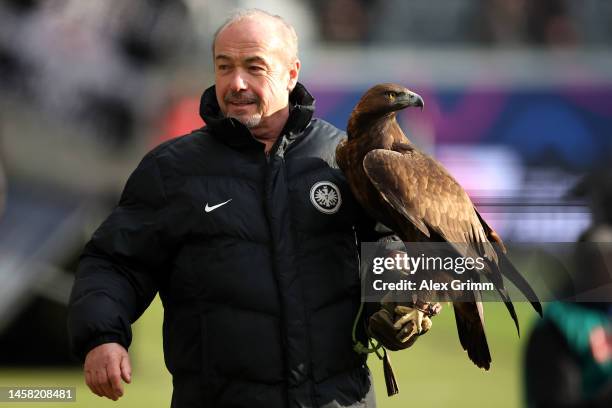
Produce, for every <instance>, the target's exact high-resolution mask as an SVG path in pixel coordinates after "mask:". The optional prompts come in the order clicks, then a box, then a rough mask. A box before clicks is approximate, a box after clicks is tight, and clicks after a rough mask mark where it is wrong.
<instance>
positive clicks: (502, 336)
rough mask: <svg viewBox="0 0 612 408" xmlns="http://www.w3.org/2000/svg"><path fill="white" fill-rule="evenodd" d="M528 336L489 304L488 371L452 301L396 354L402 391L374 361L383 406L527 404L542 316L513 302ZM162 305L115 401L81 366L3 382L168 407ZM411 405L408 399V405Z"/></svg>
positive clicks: (88, 406)
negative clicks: (467, 345) (91, 385)
mask: <svg viewBox="0 0 612 408" xmlns="http://www.w3.org/2000/svg"><path fill="white" fill-rule="evenodd" d="M515 306H516V309H517V313H518V314H519V318H520V323H521V331H522V333H523V335H522V338H521V339H519V338H517V335H516V331H515V329H514V325H513V323H512V320H511V319H510V317H509V316H508V313H507V311H506V310H505V307H504V305H503V304H497V303H496V304H493V303H488V304H486V305H485V319H486V330H487V338H488V340H489V346H490V348H491V355H492V357H493V364H492V367H491V370H490V371H489V372H485V371H483V370H481V369H478V368H477V367H476V366H474V365H473V364H472V362H471V361H469V359H468V358H467V355H466V354H465V353H464V352H463V351H461V346H460V345H459V340H458V338H457V334H456V330H455V321H454V317H453V312H452V306H448V305H444V309H443V311H442V313H441V314H440V316H437V317H436V318H435V319H434V326H433V328H432V330H431V331H430V332H429V333H428V334H427V335H425V336H424V337H423V338H421V339H419V340H418V341H417V342H416V343H415V345H414V346H413V347H412V348H411V349H408V350H406V351H403V352H397V353H392V354H391V360H392V361H391V362H392V365H393V368H394V370H395V374H396V378H397V379H398V382H399V386H400V393H399V395H396V396H394V397H392V398H389V397H387V394H386V390H385V384H384V379H383V374H382V363H381V362H380V361H378V359H377V358H376V357H375V356H372V357H370V358H369V360H368V364H369V366H370V369H371V370H372V372H373V374H374V381H375V384H376V393H377V399H378V406H379V407H380V408H394V407H398V408H399V407H402V408H403V407H406V406H423V407H430V406H440V405H443V406H445V405H452V406H457V407H462V406H465V407H470V408H474V407H481V406H482V407H485V406H498V407H519V406H522V383H521V381H522V379H521V365H522V351H523V347H524V344H525V341H526V338H527V335H528V334H529V331H530V328H531V325H532V324H533V321H534V319H535V318H536V317H537V315H536V314H535V312H534V311H533V309H531V306H530V305H529V304H528V303H518V302H517V303H515ZM161 320H162V308H161V304H160V302H159V299H156V300H155V301H154V302H153V304H152V305H151V308H149V310H148V311H147V312H146V313H145V314H144V315H143V317H142V318H141V319H140V320H139V321H138V322H137V323H136V324H135V327H134V344H133V345H132V348H131V350H130V356H131V357H132V363H133V370H132V384H130V385H127V386H126V388H125V391H126V392H125V395H124V396H123V397H122V398H121V399H120V400H119V401H117V402H114V401H111V400H108V399H102V398H100V397H98V396H96V395H94V394H92V393H91V392H90V391H89V389H88V388H87V386H86V385H85V382H84V380H83V376H82V373H81V372H80V371H78V370H46V369H45V370H43V369H41V370H32V369H27V370H26V369H21V370H20V369H11V370H7V369H0V386H66V387H77V393H76V400H77V401H76V402H75V403H59V402H58V403H44V404H43V405H44V406H45V407H73V408H81V407H82V408H99V407H135V406H139V407H148V408H153V407H168V406H169V405H170V397H171V394H172V384H171V377H170V375H169V374H168V372H167V371H166V367H165V365H164V362H163V357H162V351H161V350H162V335H161ZM409 404H410V405H409ZM43 405H41V404H40V403H19V404H17V405H16V404H10V403H1V402H0V408H2V407H4V406H6V407H9V406H19V407H20V408H29V407H32V408H40V407H42V406H43Z"/></svg>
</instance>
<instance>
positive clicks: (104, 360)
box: [84, 343, 132, 401]
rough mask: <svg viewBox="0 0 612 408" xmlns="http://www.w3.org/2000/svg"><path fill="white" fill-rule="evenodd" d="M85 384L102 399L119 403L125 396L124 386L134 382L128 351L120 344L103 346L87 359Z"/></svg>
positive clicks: (91, 352) (95, 349)
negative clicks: (123, 382) (124, 383)
mask: <svg viewBox="0 0 612 408" xmlns="http://www.w3.org/2000/svg"><path fill="white" fill-rule="evenodd" d="M84 371H85V382H86V383H87V386H88V387H89V389H90V390H91V391H92V392H93V393H94V394H96V395H98V396H100V397H107V398H110V399H112V400H113V401H117V400H118V399H119V398H120V397H121V396H122V395H123V384H122V383H121V379H123V381H125V382H126V383H128V384H129V383H130V382H131V381H132V366H131V364H130V357H129V356H128V352H127V350H126V349H125V348H124V347H123V346H122V345H120V344H118V343H105V344H101V345H99V346H97V347H95V348H93V349H91V350H90V351H89V353H87V356H86V357H85V366H84Z"/></svg>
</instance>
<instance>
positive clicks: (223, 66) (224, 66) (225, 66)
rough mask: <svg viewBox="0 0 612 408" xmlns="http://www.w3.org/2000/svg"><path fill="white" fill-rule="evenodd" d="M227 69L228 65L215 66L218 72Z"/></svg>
mask: <svg viewBox="0 0 612 408" xmlns="http://www.w3.org/2000/svg"><path fill="white" fill-rule="evenodd" d="M227 68H228V65H225V64H221V65H217V69H218V70H219V71H225V70H226V69H227Z"/></svg>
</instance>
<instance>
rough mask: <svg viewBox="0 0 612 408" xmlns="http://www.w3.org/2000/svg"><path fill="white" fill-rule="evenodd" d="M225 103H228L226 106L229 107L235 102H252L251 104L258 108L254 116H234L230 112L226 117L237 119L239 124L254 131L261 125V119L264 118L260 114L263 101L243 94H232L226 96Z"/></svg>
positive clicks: (254, 96)
mask: <svg viewBox="0 0 612 408" xmlns="http://www.w3.org/2000/svg"><path fill="white" fill-rule="evenodd" d="M224 101H225V103H226V105H229V104H231V103H233V102H236V103H241V102H242V103H244V102H250V103H254V104H255V106H256V108H257V112H256V113H253V114H243V115H237V114H233V113H230V112H227V113H226V115H225V116H226V117H228V118H233V119H236V120H237V121H238V122H240V123H242V124H243V125H244V126H246V127H247V128H249V129H252V128H254V127H256V126H258V125H259V124H260V123H261V118H262V114H261V112H260V110H261V101H260V100H259V98H258V97H257V96H256V95H249V94H242V93H230V94H228V95H226V96H225V98H224Z"/></svg>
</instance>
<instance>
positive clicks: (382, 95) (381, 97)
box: [353, 83, 425, 116]
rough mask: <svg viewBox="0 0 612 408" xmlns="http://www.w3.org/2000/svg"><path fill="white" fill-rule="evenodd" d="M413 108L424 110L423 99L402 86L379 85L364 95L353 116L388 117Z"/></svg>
mask: <svg viewBox="0 0 612 408" xmlns="http://www.w3.org/2000/svg"><path fill="white" fill-rule="evenodd" d="M411 106H415V107H420V108H421V109H423V107H424V106H425V104H424V102H423V98H421V96H420V95H418V94H416V93H414V92H412V91H411V90H410V89H407V88H404V87H403V86H401V85H397V84H390V83H388V84H378V85H375V86H373V87H372V88H370V89H368V90H367V92H366V93H365V94H363V96H362V97H361V99H360V100H359V102H358V103H357V106H355V109H354V110H353V115H355V114H357V115H367V116H386V115H388V114H390V113H393V112H395V111H398V110H400V109H404V108H407V107H411Z"/></svg>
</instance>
